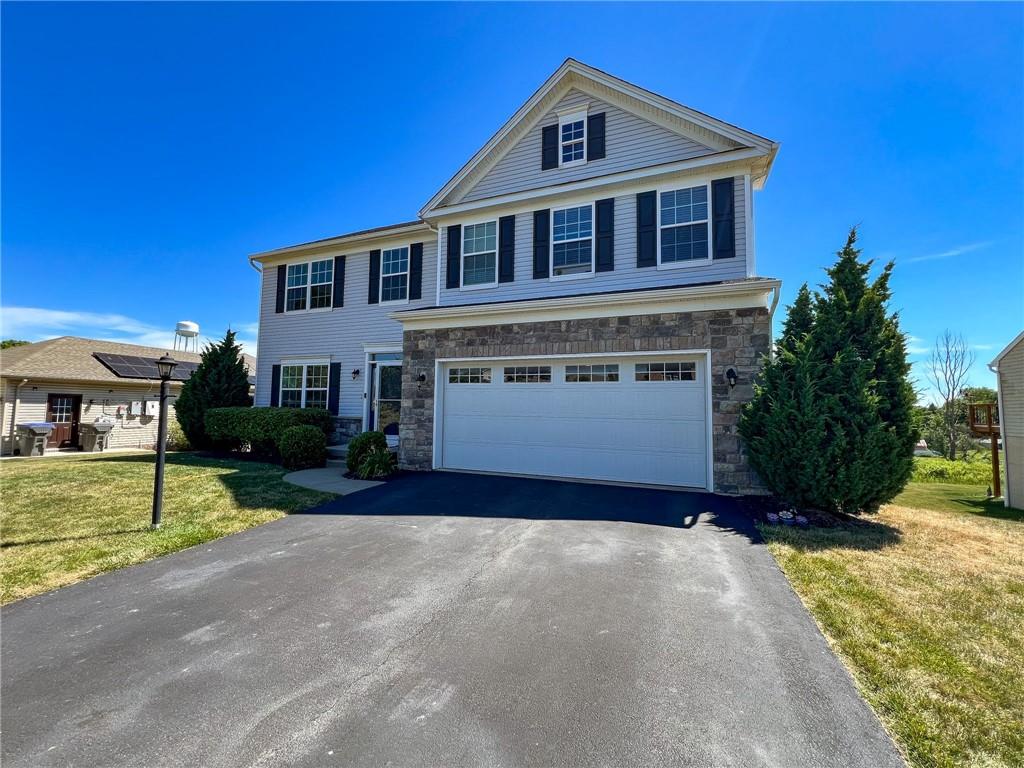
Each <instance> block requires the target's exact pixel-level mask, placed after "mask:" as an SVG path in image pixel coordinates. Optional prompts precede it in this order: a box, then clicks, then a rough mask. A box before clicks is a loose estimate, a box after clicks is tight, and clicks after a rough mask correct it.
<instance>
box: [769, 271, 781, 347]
mask: <svg viewBox="0 0 1024 768" xmlns="http://www.w3.org/2000/svg"><path fill="white" fill-rule="evenodd" d="M780 298H782V286H781V285H777V286H775V287H774V288H772V305H771V306H770V307H769V308H768V359H769V360H773V359H774V358H775V310H776V309H778V307H779V299H780Z"/></svg>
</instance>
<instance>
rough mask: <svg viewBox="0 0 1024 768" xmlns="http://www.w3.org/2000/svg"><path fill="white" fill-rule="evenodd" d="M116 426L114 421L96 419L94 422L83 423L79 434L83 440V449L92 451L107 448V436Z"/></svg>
mask: <svg viewBox="0 0 1024 768" xmlns="http://www.w3.org/2000/svg"><path fill="white" fill-rule="evenodd" d="M113 428H114V424H113V422H109V421H100V420H98V419H97V420H96V421H94V422H93V423H92V424H81V425H79V427H78V436H79V438H80V439H81V441H82V450H83V451H89V452H90V453H92V452H100V451H105V450H106V449H107V437H108V436H109V435H110V430H112V429H113Z"/></svg>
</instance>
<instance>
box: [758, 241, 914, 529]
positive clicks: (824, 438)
mask: <svg viewBox="0 0 1024 768" xmlns="http://www.w3.org/2000/svg"><path fill="white" fill-rule="evenodd" d="M856 241H857V232H856V229H853V230H851V231H850V234H849V237H848V238H847V242H846V245H845V246H844V247H843V248H842V250H840V251H839V252H838V254H837V255H838V259H837V260H836V263H835V264H834V265H833V266H832V267H831V268H830V269H829V270H828V276H829V282H828V283H827V284H826V285H824V286H823V287H822V291H821V293H819V294H817V295H816V296H814V297H813V300H812V296H811V293H810V291H809V290H807V287H806V285H805V286H803V287H802V288H801V289H800V292H799V293H798V295H797V299H796V301H795V302H794V303H793V305H792V307H790V311H789V316H788V317H787V320H786V323H785V324H784V326H783V333H782V337H781V338H780V340H779V343H778V344H777V345H776V356H775V359H773V360H771V361H768V362H767V363H766V365H765V367H764V369H763V371H762V375H761V378H760V382H759V384H758V387H757V389H756V390H755V396H754V399H753V401H752V402H751V403H750V404H748V406H747V407H746V408H745V409H744V412H743V418H742V420H741V423H740V433H741V435H742V436H743V437H744V439H745V441H746V443H747V447H748V452H749V455H750V460H751V463H752V464H753V466H754V468H755V469H756V470H757V471H758V472H759V474H760V475H761V477H762V479H763V480H764V481H765V483H766V484H767V485H768V487H769V488H771V489H772V490H773V491H774V492H775V493H776V494H778V495H780V496H782V497H783V498H785V499H786V500H787V501H789V502H791V503H794V504H802V505H809V506H814V507H818V508H821V509H828V510H832V511H840V512H847V513H857V512H874V511H876V510H877V509H878V507H879V506H880V505H881V504H884V503H885V502H887V501H889V500H891V499H892V498H893V497H894V496H895V495H896V494H897V493H899V492H900V490H902V488H903V486H904V485H905V484H906V482H907V480H908V479H909V478H910V472H911V470H912V468H913V449H914V443H915V442H916V440H917V434H916V431H915V429H914V427H913V425H912V423H911V415H912V406H913V403H914V392H913V387H912V385H911V383H910V380H909V372H910V366H909V364H908V362H907V359H906V342H905V339H904V336H903V334H902V332H901V331H900V329H899V318H898V316H897V315H896V314H895V313H894V314H889V313H888V311H887V304H888V301H889V299H890V298H891V291H890V289H889V279H890V276H891V274H892V267H893V265H892V264H891V263H890V264H887V265H886V266H885V267H884V268H883V270H882V272H881V274H880V275H879V276H878V277H877V278H876V279H875V280H874V281H873V282H870V283H869V281H868V275H869V273H870V270H871V265H872V262H871V261H862V260H861V258H860V254H861V251H860V250H859V249H858V248H856V247H855V244H856ZM800 431H806V432H807V434H808V437H806V438H801V437H800V435H799V434H798V433H799V432H800ZM809 450H814V451H815V452H814V454H813V455H811V454H809V453H807V451H809ZM801 454H802V455H801ZM823 462H824V466H822V463H823ZM812 482H813V485H814V487H811V485H810V484H811V483H812Z"/></svg>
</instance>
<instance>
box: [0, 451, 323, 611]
mask: <svg viewBox="0 0 1024 768" xmlns="http://www.w3.org/2000/svg"><path fill="white" fill-rule="evenodd" d="M153 463H154V455H153V454H151V453H147V454H106V455H102V456H74V457H62V458H53V459H50V458H47V459H35V460H15V461H4V462H0V488H2V498H0V503H2V508H3V520H2V527H0V602H2V603H7V602H10V601H12V600H18V599H20V598H23V597H28V596H30V595H35V594H39V593H41V592H46V591H49V590H51V589H55V588H56V587H61V586H64V585H66V584H71V583H73V582H76V581H79V580H81V579H85V578H88V577H90V576H95V575H96V574H98V573H103V572H104V571H110V570H114V569H115V568H123V567H124V566H126V565H132V564H134V563H140V562H142V561H144V560H149V559H151V558H154V557H158V556H159V555H165V554H167V553H169V552H174V551H176V550H179V549H184V548H185V547H191V546H194V545H196V544H201V543H203V542H205V541H209V540H211V539H216V538H218V537H220V536H225V535H227V534H229V533H235V532H237V531H241V530H244V529H246V528H251V527H252V526H254V525H259V524H261V523H265V522H268V521H270V520H275V519H277V518H279V517H282V516H284V515H286V514H288V513H289V512H296V511H299V510H302V509H308V508H309V507H312V506H315V505H317V504H319V503H322V502H324V501H327V500H328V499H330V498H333V497H332V496H330V495H329V494H324V493H317V492H315V491H307V490H305V489H302V488H299V487H297V486H294V485H290V484H289V483H285V482H284V481H282V480H281V477H282V476H283V475H284V474H285V470H283V469H282V468H281V467H278V466H274V465H270V464H260V463H257V462H250V461H236V460H231V459H211V458H201V457H199V456H195V455H193V454H186V453H181V454H169V455H168V459H167V467H166V472H165V480H164V505H163V525H162V527H161V528H160V529H159V530H156V531H151V530H149V522H150V511H151V508H152V503H153Z"/></svg>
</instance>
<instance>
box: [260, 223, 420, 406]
mask: <svg viewBox="0 0 1024 768" xmlns="http://www.w3.org/2000/svg"><path fill="white" fill-rule="evenodd" d="M414 242H422V243H423V283H422V296H423V298H422V299H414V300H412V301H409V302H408V303H403V304H401V305H395V304H383V305H382V304H369V303H368V301H367V297H368V288H369V279H370V254H369V251H368V250H364V251H352V250H349V248H351V246H349V248H340V249H339V250H338V253H339V254H341V253H346V254H348V255H347V257H346V259H345V305H344V306H343V307H337V308H336V309H334V310H332V311H330V312H305V313H303V312H300V313H294V314H292V313H276V312H274V303H275V295H276V294H275V290H276V288H275V286H276V279H277V266H276V265H274V264H269V265H264V267H263V270H264V271H263V276H262V285H261V301H260V333H259V351H260V354H259V359H258V362H257V366H258V369H257V374H256V405H270V380H271V370H272V367H273V366H274V365H280V364H281V363H282V362H293V361H294V362H298V361H299V360H298V359H299V358H306V359H308V360H310V361H316V360H329V361H330V362H334V363H341V407H340V413H339V415H341V416H345V417H356V418H358V417H361V416H362V415H363V386H364V384H365V381H366V375H367V371H366V370H365V367H366V357H365V353H364V350H363V344H364V343H365V344H387V343H393V344H401V342H402V326H401V324H400V323H399V322H397V321H395V320H392V319H390V318H389V317H388V315H389V314H391V313H392V312H394V311H395V310H396V309H406V308H409V309H415V308H422V307H429V306H433V304H434V303H435V300H436V297H437V293H436V290H437V286H436V283H435V278H436V275H437V272H436V263H437V238H436V236H435V235H434V234H433V233H432V232H423V233H422V234H418V235H415V236H412V237H408V238H406V239H405V240H404V241H403V242H402V245H403V246H404V247H407V246H408V245H409V244H410V243H414ZM398 246H399V244H398V243H395V244H394V246H390V245H389V246H388V247H389V248H390V247H398ZM385 250H386V249H385ZM382 271H383V270H382ZM356 369H359V377H358V378H356V379H353V378H352V371H354V370H356Z"/></svg>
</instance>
